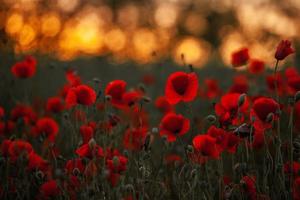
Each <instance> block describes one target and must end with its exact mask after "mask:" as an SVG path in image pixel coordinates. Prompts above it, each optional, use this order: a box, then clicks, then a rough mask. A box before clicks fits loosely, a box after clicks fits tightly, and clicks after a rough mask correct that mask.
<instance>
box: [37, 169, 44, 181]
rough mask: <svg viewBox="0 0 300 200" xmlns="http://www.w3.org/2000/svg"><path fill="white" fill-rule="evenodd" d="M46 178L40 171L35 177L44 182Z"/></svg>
mask: <svg viewBox="0 0 300 200" xmlns="http://www.w3.org/2000/svg"><path fill="white" fill-rule="evenodd" d="M44 176H45V174H44V173H43V172H42V171H40V170H39V171H37V172H36V173H35V177H36V178H37V179H39V180H42V179H43V178H44Z"/></svg>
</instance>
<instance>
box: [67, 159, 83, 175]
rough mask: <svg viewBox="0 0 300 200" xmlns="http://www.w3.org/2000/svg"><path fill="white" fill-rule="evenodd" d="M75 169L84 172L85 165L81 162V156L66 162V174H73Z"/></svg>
mask: <svg viewBox="0 0 300 200" xmlns="http://www.w3.org/2000/svg"><path fill="white" fill-rule="evenodd" d="M75 169H76V170H78V171H79V172H80V173H83V172H84V170H85V165H84V164H83V162H82V159H81V158H75V159H73V160H68V161H67V162H66V165H65V170H66V172H67V173H68V174H73V173H74V170H75Z"/></svg>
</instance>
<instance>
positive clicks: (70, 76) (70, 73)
mask: <svg viewBox="0 0 300 200" xmlns="http://www.w3.org/2000/svg"><path fill="white" fill-rule="evenodd" d="M66 79H67V81H68V82H69V84H70V85H71V86H72V87H76V86H79V85H81V83H82V81H81V78H80V76H78V75H77V74H76V71H74V70H72V69H69V70H67V71H66Z"/></svg>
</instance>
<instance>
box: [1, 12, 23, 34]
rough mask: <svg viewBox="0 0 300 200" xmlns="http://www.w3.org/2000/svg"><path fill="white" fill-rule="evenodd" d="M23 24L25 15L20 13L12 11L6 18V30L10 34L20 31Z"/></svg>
mask: <svg viewBox="0 0 300 200" xmlns="http://www.w3.org/2000/svg"><path fill="white" fill-rule="evenodd" d="M23 24H24V19H23V16H22V15H21V14H20V13H12V14H11V15H10V16H9V17H8V18H7V20H6V25H5V31H6V32H7V33H8V34H16V33H18V32H20V30H21V29H22V27H23Z"/></svg>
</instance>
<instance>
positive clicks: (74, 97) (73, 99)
mask: <svg viewBox="0 0 300 200" xmlns="http://www.w3.org/2000/svg"><path fill="white" fill-rule="evenodd" d="M95 101H96V92H95V91H94V90H93V89H92V88H91V87H89V86H87V85H79V86H77V87H74V88H71V89H70V90H69V91H68V94H67V96H66V104H67V107H72V106H75V105H77V104H81V105H86V106H90V105H92V104H93V103H95Z"/></svg>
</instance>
